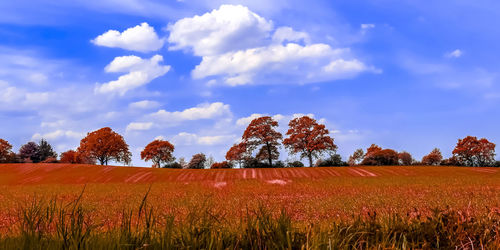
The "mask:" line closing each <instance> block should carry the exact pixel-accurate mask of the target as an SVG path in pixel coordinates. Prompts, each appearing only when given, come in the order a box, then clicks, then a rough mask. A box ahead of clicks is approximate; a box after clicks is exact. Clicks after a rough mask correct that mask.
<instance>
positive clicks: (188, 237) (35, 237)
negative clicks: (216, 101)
mask: <svg viewBox="0 0 500 250" xmlns="http://www.w3.org/2000/svg"><path fill="white" fill-rule="evenodd" d="M17 167H18V168H17ZM0 168H1V171H2V175H0V235H1V236H0V248H2V249H12V248H14V249H21V248H22V249H42V248H45V249H179V248H181V249H186V248H191V249H198V248H204V249H228V248H232V249H234V248H237V249H276V248H279V249H284V248H287V249H301V248H304V249H308V248H309V249H353V248H356V249H387V248H388V249H393V248H396V249H415V248H416V249H435V248H440V249H451V248H453V249H454V248H459V249H472V247H473V248H474V249H476V248H482V247H483V248H485V249H499V248H500V245H499V238H500V236H499V228H500V226H499V217H500V172H499V171H498V170H499V169H492V168H481V169H474V168H454V167H366V168H365V167H363V168H315V169H309V168H301V169H277V170H275V169H263V170H256V171H255V173H253V172H252V170H247V172H246V174H245V173H244V172H242V171H244V170H234V169H232V170H196V171H184V170H164V169H153V170H151V169H139V168H123V167H122V168H103V167H95V166H94V167H86V166H66V165H19V166H18V165H15V166H13V165H7V166H0ZM353 170H354V171H353ZM146 173H150V174H146ZM253 175H255V178H253V177H252V176H253ZM372 175H375V176H372ZM137 176H139V177H140V178H136V177H137ZM245 176H246V177H247V178H244V177H245ZM132 177H133V178H132ZM85 183H87V184H85Z"/></svg>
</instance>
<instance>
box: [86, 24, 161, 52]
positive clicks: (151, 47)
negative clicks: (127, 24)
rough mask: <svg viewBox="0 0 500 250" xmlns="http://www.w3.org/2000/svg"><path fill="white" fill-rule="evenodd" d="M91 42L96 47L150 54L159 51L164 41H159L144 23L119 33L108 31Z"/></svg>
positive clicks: (151, 28) (152, 29) (150, 28)
mask: <svg viewBox="0 0 500 250" xmlns="http://www.w3.org/2000/svg"><path fill="white" fill-rule="evenodd" d="M91 42H92V43H94V44H95V45H98V46H104V47H110V48H121V49H125V50H131V51H138V52H151V51H157V50H159V49H161V48H162V47H163V44H164V39H160V38H159V37H158V35H157V34H156V32H155V29H154V28H153V27H151V26H149V24H148V23H145V22H144V23H141V24H140V25H137V26H135V27H132V28H128V29H126V30H125V31H123V32H121V33H120V32H119V31H117V30H108V31H107V32H105V33H104V34H102V35H100V36H98V37H96V38H95V39H93V40H92V41H91Z"/></svg>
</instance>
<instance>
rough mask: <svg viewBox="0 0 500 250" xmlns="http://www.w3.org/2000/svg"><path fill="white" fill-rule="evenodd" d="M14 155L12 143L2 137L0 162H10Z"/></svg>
mask: <svg viewBox="0 0 500 250" xmlns="http://www.w3.org/2000/svg"><path fill="white" fill-rule="evenodd" d="M13 155H14V153H13V152H12V145H10V143H9V142H8V141H6V140H4V139H0V163H7V162H10V161H11V160H12V157H13Z"/></svg>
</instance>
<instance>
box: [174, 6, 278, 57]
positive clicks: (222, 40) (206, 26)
mask: <svg viewBox="0 0 500 250" xmlns="http://www.w3.org/2000/svg"><path fill="white" fill-rule="evenodd" d="M272 27H273V25H272V22H270V21H267V20H266V19H264V18H262V17H260V16H259V15H257V14H255V13H253V12H252V11H250V10H249V9H248V8H247V7H244V6H241V5H222V6H220V8H219V9H217V10H213V11H212V12H210V13H205V14H204V15H202V16H194V17H192V18H183V19H181V20H179V21H177V22H175V23H174V24H172V25H169V27H168V30H169V31H170V36H169V37H168V41H169V42H170V43H172V44H173V45H171V46H170V48H169V49H171V50H179V49H192V50H193V52H194V54H195V55H198V56H206V55H218V54H220V53H225V52H228V51H233V50H240V49H245V48H249V47H255V46H261V45H263V44H264V42H265V40H266V39H267V38H268V37H269V32H270V31H271V30H272Z"/></svg>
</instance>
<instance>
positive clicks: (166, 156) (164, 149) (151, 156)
mask: <svg viewBox="0 0 500 250" xmlns="http://www.w3.org/2000/svg"><path fill="white" fill-rule="evenodd" d="M173 152H174V145H172V144H171V143H170V142H168V141H163V140H154V141H152V142H151V143H149V144H148V145H147V146H146V147H145V148H144V150H143V151H142V152H141V159H142V160H145V161H149V160H151V161H152V162H153V167H161V163H162V162H163V163H169V162H171V161H173V160H175V157H174V156H173V155H172V153H173Z"/></svg>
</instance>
